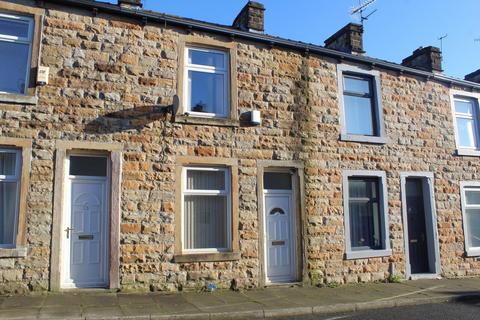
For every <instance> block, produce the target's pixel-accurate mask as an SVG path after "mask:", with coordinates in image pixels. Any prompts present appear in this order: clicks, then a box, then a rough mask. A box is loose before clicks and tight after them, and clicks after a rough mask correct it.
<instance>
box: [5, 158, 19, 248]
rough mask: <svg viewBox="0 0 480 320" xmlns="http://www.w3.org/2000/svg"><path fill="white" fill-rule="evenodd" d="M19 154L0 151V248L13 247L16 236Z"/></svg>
mask: <svg viewBox="0 0 480 320" xmlns="http://www.w3.org/2000/svg"><path fill="white" fill-rule="evenodd" d="M20 164H21V152H20V150H16V149H0V247H14V246H15V237H16V235H17V224H18V204H19V199H18V198H19V193H20V171H21V170H20V168H21V165H20Z"/></svg>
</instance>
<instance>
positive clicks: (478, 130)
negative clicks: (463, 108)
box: [450, 90, 480, 156]
mask: <svg viewBox="0 0 480 320" xmlns="http://www.w3.org/2000/svg"><path fill="white" fill-rule="evenodd" d="M457 100H464V101H470V102H472V103H473V112H472V113H473V114H472V120H473V125H474V135H475V136H474V138H475V142H476V145H475V146H474V147H468V146H461V145H460V135H459V131H458V125H457V114H459V115H460V116H459V117H460V118H463V119H470V118H467V117H466V116H462V115H464V114H462V113H457V111H456V107H455V102H456V101H457ZM450 101H451V109H452V117H453V127H454V131H455V147H456V154H457V155H458V156H480V94H478V93H472V92H465V91H460V90H451V91H450Z"/></svg>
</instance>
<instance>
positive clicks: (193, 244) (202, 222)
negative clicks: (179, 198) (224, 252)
mask: <svg viewBox="0 0 480 320" xmlns="http://www.w3.org/2000/svg"><path fill="white" fill-rule="evenodd" d="M184 206H185V209H184V210H185V225H184V232H185V248H186V249H207V248H227V247H228V243H227V199H226V197H224V196H185V203H184Z"/></svg>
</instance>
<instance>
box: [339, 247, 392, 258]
mask: <svg viewBox="0 0 480 320" xmlns="http://www.w3.org/2000/svg"><path fill="white" fill-rule="evenodd" d="M391 255H392V249H384V250H362V251H350V252H346V253H345V256H346V258H347V260H353V259H368V258H379V257H388V256H391Z"/></svg>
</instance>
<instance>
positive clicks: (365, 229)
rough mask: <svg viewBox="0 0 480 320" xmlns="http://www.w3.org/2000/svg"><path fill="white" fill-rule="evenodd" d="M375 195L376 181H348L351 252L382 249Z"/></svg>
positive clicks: (379, 218) (355, 179)
mask: <svg viewBox="0 0 480 320" xmlns="http://www.w3.org/2000/svg"><path fill="white" fill-rule="evenodd" d="M377 193H378V180H377V179H359V178H351V179H349V195H350V201H349V214H350V241H351V247H352V250H365V249H381V248H382V230H381V229H382V225H381V224H382V222H381V221H382V220H381V216H380V214H381V213H380V205H379V202H378V199H377V198H378V197H377ZM355 198H356V199H358V200H355Z"/></svg>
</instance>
